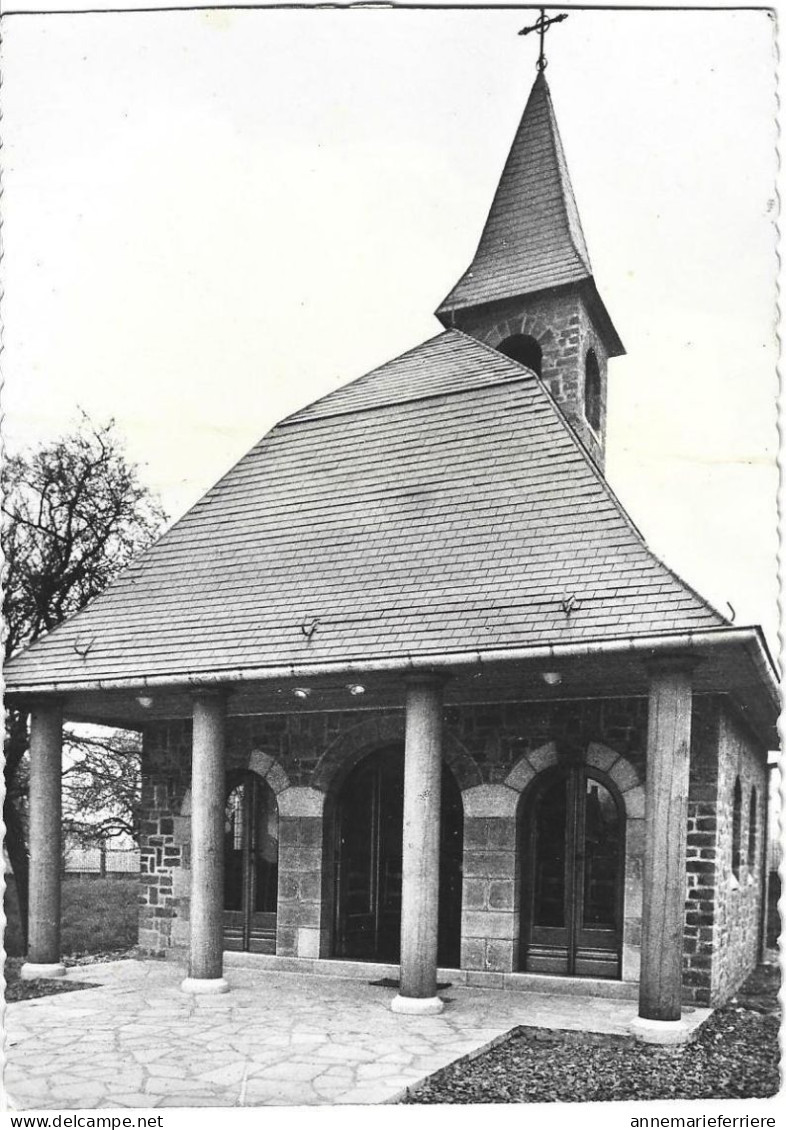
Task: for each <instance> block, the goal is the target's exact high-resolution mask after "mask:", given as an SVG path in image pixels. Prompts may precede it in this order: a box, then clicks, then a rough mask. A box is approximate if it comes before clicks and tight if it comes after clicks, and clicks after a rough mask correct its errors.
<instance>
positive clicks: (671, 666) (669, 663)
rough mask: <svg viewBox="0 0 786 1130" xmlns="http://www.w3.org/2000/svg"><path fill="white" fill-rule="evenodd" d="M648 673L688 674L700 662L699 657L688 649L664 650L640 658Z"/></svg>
mask: <svg viewBox="0 0 786 1130" xmlns="http://www.w3.org/2000/svg"><path fill="white" fill-rule="evenodd" d="M641 662H642V666H643V667H644V670H645V671H646V672H647V674H648V675H650V676H652V675H690V674H692V673H693V671H695V669H696V668H697V667H698V666H699V664H700V663H701V657H700V656H698V655H695V654H694V653H693V652H690V651H664V652H661V653H660V654H657V653H656V654H655V655H651V656H649V657H648V658H647V659H642V661H641Z"/></svg>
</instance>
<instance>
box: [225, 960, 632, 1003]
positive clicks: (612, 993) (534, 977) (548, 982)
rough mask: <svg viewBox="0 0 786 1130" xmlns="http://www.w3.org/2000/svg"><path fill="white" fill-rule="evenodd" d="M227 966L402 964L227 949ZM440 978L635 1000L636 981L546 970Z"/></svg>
mask: <svg viewBox="0 0 786 1130" xmlns="http://www.w3.org/2000/svg"><path fill="white" fill-rule="evenodd" d="M224 964H225V965H226V966H227V968H230V969H231V968H235V969H238V968H241V969H251V970H258V971H260V972H262V971H270V972H272V973H310V974H314V975H316V976H319V977H340V978H344V979H349V980H357V981H380V980H382V979H383V978H387V979H389V980H391V981H397V980H398V978H399V966H398V965H393V964H387V963H383V962H378V961H346V960H343V959H340V958H335V959H334V958H307V957H277V956H275V955H274V954H266V953H239V952H237V951H229V950H228V951H226V952H225V953H224ZM437 978H438V980H439V981H444V982H447V983H449V984H450V985H451V986H454V985H455V986H465V987H467V988H478V989H505V990H514V991H516V992H523V993H548V994H549V995H556V996H575V997H578V996H582V997H606V998H607V999H609V1000H635V999H636V998H637V997H638V993H639V986H638V982H636V981H610V980H606V979H602V978H596V977H555V976H549V975H548V974H544V973H492V972H490V971H487V970H482V969H439V970H438V971H437Z"/></svg>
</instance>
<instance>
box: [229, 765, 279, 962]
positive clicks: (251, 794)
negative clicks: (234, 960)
mask: <svg viewBox="0 0 786 1130" xmlns="http://www.w3.org/2000/svg"><path fill="white" fill-rule="evenodd" d="M228 785H229V789H228V792H227V799H226V804H225V807H224V949H227V950H250V951H251V952H252V953H275V952H276V900H277V898H278V805H277V803H276V797H275V794H274V792H273V790H272V789H271V788H270V786H269V785H268V784H267V782H266V781H264V780H263V779H262V778H261V777H259V776H258V775H257V774H256V773H253V772H251V771H250V770H246V771H244V772H241V773H234V774H232V775H231V776H230V777H229V780H228Z"/></svg>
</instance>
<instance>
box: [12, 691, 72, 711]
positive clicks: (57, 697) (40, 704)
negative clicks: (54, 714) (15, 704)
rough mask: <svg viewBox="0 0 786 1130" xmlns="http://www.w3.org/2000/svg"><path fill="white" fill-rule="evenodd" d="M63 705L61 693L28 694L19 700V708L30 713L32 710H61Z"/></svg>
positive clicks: (63, 699) (63, 700) (63, 698)
mask: <svg viewBox="0 0 786 1130" xmlns="http://www.w3.org/2000/svg"><path fill="white" fill-rule="evenodd" d="M64 705H65V695H63V694H30V695H25V696H24V697H23V698H21V699H20V700H19V708H20V709H21V710H25V711H27V712H28V713H30V712H31V711H33V710H42V709H47V708H48V709H50V710H62V709H63V706H64Z"/></svg>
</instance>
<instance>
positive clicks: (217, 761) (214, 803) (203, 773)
mask: <svg viewBox="0 0 786 1130" xmlns="http://www.w3.org/2000/svg"><path fill="white" fill-rule="evenodd" d="M193 725H194V730H193V740H192V762H191V938H190V953H189V963H188V977H186V979H185V980H184V981H183V982H182V984H181V988H182V989H183V991H184V992H187V993H225V992H227V990H228V989H229V985H228V984H227V982H226V981H225V980H224V977H223V949H224V946H223V925H224V924H223V913H224V788H225V777H224V774H225V769H224V760H225V744H226V737H225V730H226V691H225V690H223V689H216V690H205V691H200V692H199V693H198V694H196V695H195V696H194V714H193Z"/></svg>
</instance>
